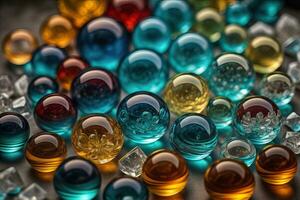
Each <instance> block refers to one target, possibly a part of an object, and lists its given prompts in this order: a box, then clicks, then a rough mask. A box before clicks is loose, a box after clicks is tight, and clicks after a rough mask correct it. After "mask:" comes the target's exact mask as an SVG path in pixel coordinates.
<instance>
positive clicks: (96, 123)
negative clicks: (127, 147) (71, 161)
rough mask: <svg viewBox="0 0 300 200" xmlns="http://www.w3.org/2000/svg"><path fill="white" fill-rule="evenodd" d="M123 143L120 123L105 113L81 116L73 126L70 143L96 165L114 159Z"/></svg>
mask: <svg viewBox="0 0 300 200" xmlns="http://www.w3.org/2000/svg"><path fill="white" fill-rule="evenodd" d="M123 143H124V138H123V133H122V130H121V127H120V125H119V124H118V122H117V121H116V120H115V119H113V118H111V117H109V116H108V115H105V114H92V115H88V116H85V117H82V118H81V119H79V121H78V122H77V123H76V124H75V126H74V127H73V133H72V145H73V148H74V150H75V152H76V153H77V154H78V155H79V156H81V157H83V158H85V159H87V160H90V161H92V162H93V163H95V164H97V165H98V164H104V163H107V162H109V161H111V160H112V159H114V158H115V157H116V156H117V155H118V154H119V152H120V151H121V149H122V146H123Z"/></svg>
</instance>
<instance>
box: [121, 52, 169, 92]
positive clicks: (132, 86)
mask: <svg viewBox="0 0 300 200" xmlns="http://www.w3.org/2000/svg"><path fill="white" fill-rule="evenodd" d="M118 74H119V77H120V83H121V86H122V88H123V90H124V91H125V92H127V93H132V92H136V91H148V92H154V93H159V92H160V91H161V90H162V89H163V88H164V87H165V85H166V82H167V81H168V77H169V70H168V67H167V63H166V62H165V60H164V58H163V57H162V56H160V55H159V54H157V53H155V52H154V51H150V50H136V51H133V52H132V53H130V54H129V55H128V56H127V57H126V58H125V59H124V60H123V61H122V62H121V64H120V66H119V68H118Z"/></svg>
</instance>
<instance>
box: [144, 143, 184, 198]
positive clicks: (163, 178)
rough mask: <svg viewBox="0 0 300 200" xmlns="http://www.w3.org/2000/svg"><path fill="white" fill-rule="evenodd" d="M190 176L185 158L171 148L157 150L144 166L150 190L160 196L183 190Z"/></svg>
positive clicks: (145, 180)
mask: <svg viewBox="0 0 300 200" xmlns="http://www.w3.org/2000/svg"><path fill="white" fill-rule="evenodd" d="M188 176H189V170H188V167H187V165H186V162H185V160H184V158H183V157H182V156H181V155H179V154H178V153H175V152H173V151H170V150H164V149H162V150H158V151H155V152H154V153H152V154H151V155H149V156H148V158H147V160H146V161H145V163H144V166H143V173H142V178H143V180H144V182H145V183H146V184H147V186H148V189H149V190H150V192H152V193H153V194H155V195H158V196H172V195H175V194H177V193H179V192H181V191H182V190H183V189H184V188H185V186H186V184H187V181H188Z"/></svg>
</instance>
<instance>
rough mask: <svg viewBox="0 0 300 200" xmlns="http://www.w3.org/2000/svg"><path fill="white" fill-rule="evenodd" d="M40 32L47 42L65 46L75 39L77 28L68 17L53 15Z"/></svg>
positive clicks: (61, 46)
mask: <svg viewBox="0 0 300 200" xmlns="http://www.w3.org/2000/svg"><path fill="white" fill-rule="evenodd" d="M40 33H41V36H42V39H43V41H44V42H45V43H47V44H52V45H57V46H58V47H60V48H65V47H67V46H69V45H70V44H71V42H72V41H73V39H74V36H75V29H74V27H73V25H72V23H71V21H70V20H69V19H67V18H66V17H64V16H61V15H52V16H50V17H49V18H47V19H46V20H45V22H44V23H43V24H42V26H41V29H40Z"/></svg>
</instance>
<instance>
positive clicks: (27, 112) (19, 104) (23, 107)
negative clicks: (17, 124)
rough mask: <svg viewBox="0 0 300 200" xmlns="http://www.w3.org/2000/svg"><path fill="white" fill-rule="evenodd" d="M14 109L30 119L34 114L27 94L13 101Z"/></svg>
mask: <svg viewBox="0 0 300 200" xmlns="http://www.w3.org/2000/svg"><path fill="white" fill-rule="evenodd" d="M12 110H13V111H14V112H17V113H19V114H21V115H23V116H24V117H25V118H27V119H29V118H31V116H32V112H31V108H30V105H29V102H28V100H27V98H26V97H25V96H22V97H19V98H17V99H15V100H14V101H13V102H12Z"/></svg>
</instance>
